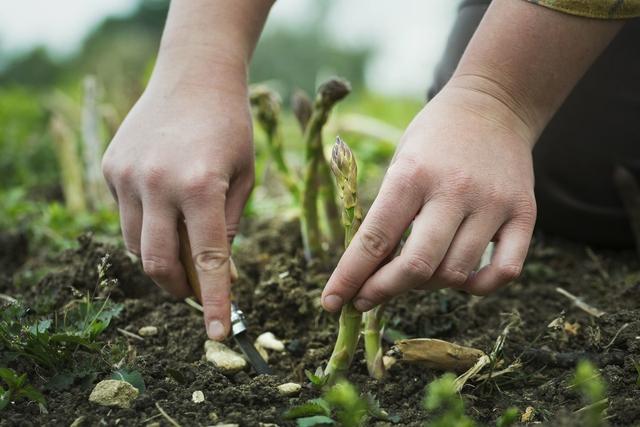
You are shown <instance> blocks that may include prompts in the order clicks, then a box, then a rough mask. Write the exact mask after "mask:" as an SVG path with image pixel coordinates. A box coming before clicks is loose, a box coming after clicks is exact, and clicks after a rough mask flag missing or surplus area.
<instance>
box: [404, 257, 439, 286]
mask: <svg viewBox="0 0 640 427" xmlns="http://www.w3.org/2000/svg"><path fill="white" fill-rule="evenodd" d="M404 271H405V273H406V274H407V275H408V276H409V277H411V278H413V279H416V280H418V281H420V282H426V281H428V280H429V279H431V277H432V276H433V273H434V271H435V268H434V267H433V265H432V263H431V262H430V261H428V260H427V258H426V257H424V256H421V255H412V256H409V257H408V258H407V260H406V261H405V264H404Z"/></svg>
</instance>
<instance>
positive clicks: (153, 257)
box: [140, 200, 191, 298]
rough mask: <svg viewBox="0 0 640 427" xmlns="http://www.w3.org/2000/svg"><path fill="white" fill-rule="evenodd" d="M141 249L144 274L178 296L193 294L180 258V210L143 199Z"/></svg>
mask: <svg viewBox="0 0 640 427" xmlns="http://www.w3.org/2000/svg"><path fill="white" fill-rule="evenodd" d="M142 203H143V208H142V209H143V215H142V232H141V240H140V246H141V248H140V252H141V258H142V267H143V268H144V271H145V273H147V275H149V277H151V279H153V281H154V282H156V283H157V284H158V286H160V287H161V288H163V289H164V290H166V291H168V292H170V293H171V294H173V295H174V296H176V297H179V298H184V297H187V296H189V295H191V289H190V288H189V285H188V284H187V280H186V276H185V272H184V269H183V268H182V264H181V263H180V259H179V249H178V243H179V241H178V231H177V228H176V223H177V215H178V213H177V211H176V210H175V208H173V207H172V206H170V205H165V204H160V203H155V202H148V201H146V200H143V202H142Z"/></svg>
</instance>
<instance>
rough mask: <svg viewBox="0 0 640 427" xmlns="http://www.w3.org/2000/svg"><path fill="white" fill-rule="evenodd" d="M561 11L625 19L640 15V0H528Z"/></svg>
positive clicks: (585, 15)
mask: <svg viewBox="0 0 640 427" xmlns="http://www.w3.org/2000/svg"><path fill="white" fill-rule="evenodd" d="M527 1H528V2H529V3H535V4H539V5H541V6H544V7H548V8H550V9H554V10H557V11H559V12H564V13H569V14H571V15H578V16H584V17H587V18H600V19H625V18H636V17H640V0H527Z"/></svg>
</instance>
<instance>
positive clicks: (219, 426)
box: [213, 423, 240, 427]
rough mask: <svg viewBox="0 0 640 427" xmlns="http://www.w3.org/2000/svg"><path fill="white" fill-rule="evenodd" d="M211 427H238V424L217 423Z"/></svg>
mask: <svg viewBox="0 0 640 427" xmlns="http://www.w3.org/2000/svg"><path fill="white" fill-rule="evenodd" d="M213 427H240V424H228V423H219V424H216V425H215V426H213Z"/></svg>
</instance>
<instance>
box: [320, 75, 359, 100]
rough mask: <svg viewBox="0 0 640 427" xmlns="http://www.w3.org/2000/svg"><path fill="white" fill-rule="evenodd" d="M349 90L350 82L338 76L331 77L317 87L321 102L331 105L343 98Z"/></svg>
mask: <svg viewBox="0 0 640 427" xmlns="http://www.w3.org/2000/svg"><path fill="white" fill-rule="evenodd" d="M349 92H351V84H350V83H349V82H348V81H347V80H345V79H341V78H338V77H333V78H331V79H329V80H327V81H326V82H324V83H323V84H321V85H320V87H319V88H318V94H319V95H320V96H321V98H322V102H323V104H326V105H333V104H335V103H336V102H338V101H340V100H341V99H343V98H344V97H345V96H347V95H348V94H349Z"/></svg>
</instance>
